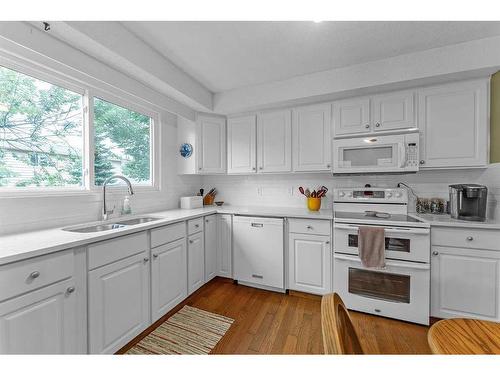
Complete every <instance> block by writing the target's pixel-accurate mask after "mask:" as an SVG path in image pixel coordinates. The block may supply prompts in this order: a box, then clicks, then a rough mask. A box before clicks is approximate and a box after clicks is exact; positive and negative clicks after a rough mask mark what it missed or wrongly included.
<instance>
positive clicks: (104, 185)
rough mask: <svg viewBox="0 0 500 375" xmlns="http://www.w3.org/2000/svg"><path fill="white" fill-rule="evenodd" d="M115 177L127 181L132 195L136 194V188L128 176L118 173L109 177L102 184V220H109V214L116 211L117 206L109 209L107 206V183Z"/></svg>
mask: <svg viewBox="0 0 500 375" xmlns="http://www.w3.org/2000/svg"><path fill="white" fill-rule="evenodd" d="M114 179H120V180H123V181H125V183H126V184H127V186H128V192H129V194H130V195H134V189H132V184H131V183H130V181H129V180H128V179H127V178H126V177H123V176H121V175H119V174H116V175H113V176H111V177H108V178H107V179H106V180H105V181H104V183H103V184H102V220H107V219H108V215H109V214H112V213H113V212H114V211H115V208H114V207H113V209H112V210H108V209H107V208H106V185H107V184H108V183H109V182H110V181H112V180H114Z"/></svg>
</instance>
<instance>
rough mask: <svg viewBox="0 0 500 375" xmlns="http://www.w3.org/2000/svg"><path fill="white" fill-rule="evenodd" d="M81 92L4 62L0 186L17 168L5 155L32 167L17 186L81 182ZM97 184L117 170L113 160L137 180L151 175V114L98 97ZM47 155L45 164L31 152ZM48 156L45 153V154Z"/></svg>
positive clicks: (0, 70) (0, 77) (0, 95)
mask: <svg viewBox="0 0 500 375" xmlns="http://www.w3.org/2000/svg"><path fill="white" fill-rule="evenodd" d="M81 108H82V96H81V95H79V94H76V93H73V92H71V91H69V90H66V89H64V88H61V87H58V86H55V85H50V84H46V83H44V82H42V81H39V80H36V79H34V78H32V77H29V76H26V75H24V74H21V73H18V72H15V71H13V70H10V69H6V68H3V67H0V186H5V185H8V184H9V179H11V178H14V177H16V176H17V175H18V174H17V173H16V172H15V171H13V170H12V166H9V165H8V164H7V163H6V162H5V161H6V159H5V156H6V154H7V153H9V155H11V157H12V158H13V159H12V160H16V161H17V162H21V163H23V164H24V165H25V167H26V168H31V172H30V174H31V177H29V178H25V179H23V180H20V181H18V182H17V183H16V186H65V185H80V184H82V178H83V176H82V154H81V150H80V148H79V147H75V139H79V138H80V137H81V132H82V123H81V121H82V109H81ZM94 130H95V138H94V142H95V152H94V172H95V184H96V185H102V183H103V182H104V180H105V179H106V178H108V177H110V176H111V175H113V174H114V172H113V161H114V163H117V164H118V165H121V170H122V173H123V174H124V175H125V176H127V177H129V178H131V179H133V180H135V181H138V182H140V181H148V180H149V179H150V118H149V117H147V116H144V115H141V114H139V113H137V112H134V111H130V110H127V109H125V108H123V107H120V106H117V105H114V104H112V103H109V102H106V101H104V100H101V99H97V98H96V99H95V100H94ZM32 153H38V154H44V155H46V158H48V161H46V162H44V163H42V164H43V165H33V163H30V154H32ZM44 160H46V159H44Z"/></svg>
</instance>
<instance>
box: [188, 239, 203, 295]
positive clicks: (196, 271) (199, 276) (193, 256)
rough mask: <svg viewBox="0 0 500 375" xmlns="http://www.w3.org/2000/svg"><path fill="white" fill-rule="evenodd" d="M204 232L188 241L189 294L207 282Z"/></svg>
mask: <svg viewBox="0 0 500 375" xmlns="http://www.w3.org/2000/svg"><path fill="white" fill-rule="evenodd" d="M204 252H205V250H204V246H203V232H200V233H196V234H193V235H191V236H189V239H188V294H191V293H193V292H194V291H195V290H196V289H198V288H199V287H200V286H202V285H203V283H204V282H205V259H204V258H205V256H204V255H205V254H204Z"/></svg>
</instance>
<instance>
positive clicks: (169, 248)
mask: <svg viewBox="0 0 500 375" xmlns="http://www.w3.org/2000/svg"><path fill="white" fill-rule="evenodd" d="M151 254H152V257H153V260H152V263H151V317H152V321H153V322H154V321H156V320H158V319H160V318H161V317H162V316H163V315H165V314H166V313H167V312H169V311H170V310H171V309H172V308H173V307H175V306H176V305H177V304H178V303H180V302H182V300H184V298H186V297H187V252H186V238H185V237H183V238H181V239H178V240H176V241H173V242H170V243H167V244H164V245H161V246H158V247H155V248H153V249H151Z"/></svg>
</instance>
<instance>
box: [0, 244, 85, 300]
mask: <svg viewBox="0 0 500 375" xmlns="http://www.w3.org/2000/svg"><path fill="white" fill-rule="evenodd" d="M74 261H75V260H74V253H73V250H67V251H62V252H58V253H55V254H50V255H44V256H40V257H36V258H32V259H28V260H23V261H20V262H16V263H11V264H7V265H4V266H0V286H1V287H0V301H2V300H5V299H8V298H11V297H15V296H17V295H20V294H23V293H26V292H29V291H31V290H34V289H38V288H41V287H43V286H46V285H49V284H53V283H55V282H57V281H60V280H64V279H67V278H70V277H72V276H73V273H74V268H75V266H74Z"/></svg>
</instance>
